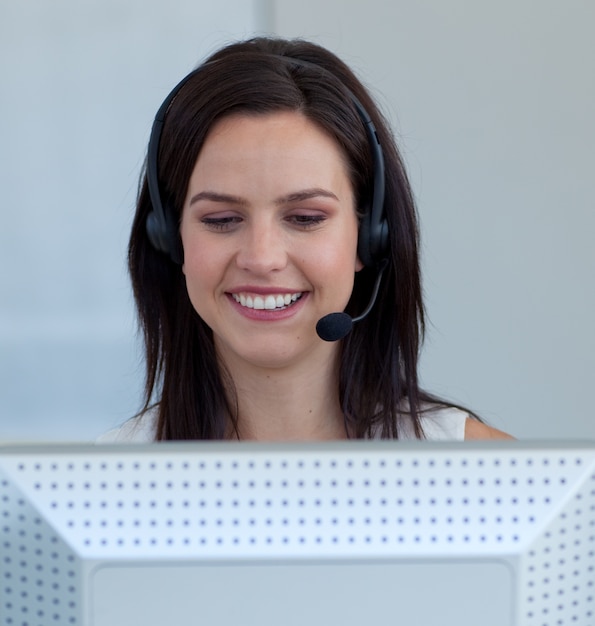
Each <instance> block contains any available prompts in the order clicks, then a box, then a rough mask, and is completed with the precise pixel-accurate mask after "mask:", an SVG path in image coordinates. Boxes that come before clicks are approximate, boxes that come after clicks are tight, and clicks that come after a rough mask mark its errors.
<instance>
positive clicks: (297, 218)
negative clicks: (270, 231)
mask: <svg viewBox="0 0 595 626" xmlns="http://www.w3.org/2000/svg"><path fill="white" fill-rule="evenodd" d="M287 220H288V221H289V222H290V223H292V224H294V225H295V226H297V227H298V228H302V229H304V230H307V229H309V228H314V227H316V226H319V225H320V224H322V222H324V221H325V220H326V216H325V215H290V216H289V217H288V218H287ZM201 221H202V223H203V224H204V225H205V226H206V227H207V228H209V229H211V230H216V231H223V232H225V231H227V230H230V229H231V228H232V227H233V226H235V225H236V224H239V223H240V222H241V221H242V218H241V217H238V216H232V217H203V218H202V220H201Z"/></svg>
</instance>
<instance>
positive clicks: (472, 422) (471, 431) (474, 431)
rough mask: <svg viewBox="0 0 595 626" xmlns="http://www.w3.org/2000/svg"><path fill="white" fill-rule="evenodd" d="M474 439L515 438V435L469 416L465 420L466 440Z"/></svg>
mask: <svg viewBox="0 0 595 626" xmlns="http://www.w3.org/2000/svg"><path fill="white" fill-rule="evenodd" d="M474 439H475V440H478V439H514V437H512V436H511V435H509V434H508V433H505V432H503V431H501V430H498V429H497V428H493V427H492V426H488V425H487V424H484V423H482V422H480V421H478V420H476V419H473V418H472V417H469V418H467V420H466V422H465V440H474Z"/></svg>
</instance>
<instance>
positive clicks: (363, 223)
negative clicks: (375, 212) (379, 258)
mask: <svg viewBox="0 0 595 626" xmlns="http://www.w3.org/2000/svg"><path fill="white" fill-rule="evenodd" d="M357 255H358V257H359V260H360V261H361V262H362V263H363V264H364V266H365V267H373V265H374V257H373V255H372V250H371V249H370V214H369V213H367V212H366V213H365V214H364V216H363V217H362V218H361V220H360V224H359V232H358V236H357Z"/></svg>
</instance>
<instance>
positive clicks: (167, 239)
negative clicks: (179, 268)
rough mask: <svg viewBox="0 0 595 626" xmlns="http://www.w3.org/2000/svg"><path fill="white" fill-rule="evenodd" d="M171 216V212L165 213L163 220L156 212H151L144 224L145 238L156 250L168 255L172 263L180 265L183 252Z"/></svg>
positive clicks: (174, 221)
mask: <svg viewBox="0 0 595 626" xmlns="http://www.w3.org/2000/svg"><path fill="white" fill-rule="evenodd" d="M172 215H173V214H172V212H171V211H166V213H165V218H164V217H163V215H160V214H159V213H157V212H156V211H151V212H150V213H149V215H148V216H147V222H146V228H147V237H148V238H149V241H150V242H151V245H152V246H153V247H154V248H155V249H156V250H158V251H159V252H163V253H165V254H168V255H169V257H170V258H171V260H172V261H173V262H174V263H177V264H178V265H181V264H182V263H183V262H184V252H183V249H182V242H181V240H180V234H179V232H178V225H177V223H176V220H175V218H173V217H172Z"/></svg>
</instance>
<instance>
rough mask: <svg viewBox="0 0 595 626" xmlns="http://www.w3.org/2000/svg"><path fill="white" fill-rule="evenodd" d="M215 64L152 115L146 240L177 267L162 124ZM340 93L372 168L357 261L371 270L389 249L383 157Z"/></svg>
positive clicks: (179, 258)
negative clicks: (162, 174)
mask: <svg viewBox="0 0 595 626" xmlns="http://www.w3.org/2000/svg"><path fill="white" fill-rule="evenodd" d="M274 56H277V55H274ZM277 58H279V59H282V60H283V61H285V62H286V63H287V64H289V65H294V66H296V67H308V68H315V69H317V70H319V71H320V72H321V73H323V74H325V75H329V72H328V71H327V70H326V69H324V68H322V67H320V66H319V65H315V64H313V63H309V62H307V61H302V60H301V59H295V58H293V57H284V56H278V57H277ZM216 62H217V61H211V62H207V63H204V64H203V65H201V66H200V67H198V68H197V69H195V70H193V71H192V72H190V73H189V74H188V75H187V76H185V77H184V78H183V79H182V80H181V81H180V82H179V83H178V84H177V85H176V86H175V87H174V88H173V89H172V90H171V92H170V93H169V95H168V96H167V97H166V98H165V100H164V101H163V103H162V104H161V106H160V107H159V110H158V111H157V114H156V115H155V120H154V122H153V127H152V129H151V137H150V139H149V149H148V154H147V186H148V190H149V197H150V199H151V205H152V210H151V212H150V213H149V215H148V216H147V223H146V227H147V236H148V238H149V241H150V242H151V244H152V245H153V247H154V248H155V249H156V250H159V251H160V252H164V253H166V254H168V255H169V256H170V257H171V259H172V260H173V261H174V262H175V263H178V264H180V263H182V262H183V253H182V250H181V245H180V241H179V233H178V229H179V226H178V223H177V219H176V217H175V214H174V212H173V211H172V210H168V209H167V207H164V205H163V203H162V201H161V192H160V190H159V160H158V155H159V144H160V141H161V133H162V131H163V124H164V122H165V117H166V115H167V112H168V110H169V107H170V106H171V104H172V102H173V100H174V98H175V97H176V96H177V95H178V93H179V91H180V90H181V89H182V87H184V85H185V84H186V83H187V82H188V81H189V80H190V79H191V78H192V77H193V76H195V75H196V74H198V73H199V72H201V71H202V69H203V67H205V66H207V65H210V64H211V63H216ZM335 80H336V78H335ZM343 89H344V90H345V91H346V92H347V94H348V95H349V98H350V100H351V102H352V103H353V106H354V107H355V109H356V111H357V113H358V116H359V117H360V119H361V121H362V123H363V125H364V128H365V131H366V136H367V139H368V144H369V146H370V152H371V154H372V160H373V165H374V180H373V187H372V198H371V201H370V203H369V206H368V207H367V208H366V210H365V211H364V212H363V216H362V218H361V222H360V227H359V234H358V255H359V258H360V260H361V262H362V263H363V264H364V265H365V266H367V267H374V266H376V265H377V264H378V263H380V262H381V261H382V260H383V259H384V258H385V257H386V256H387V254H388V247H389V241H388V225H387V222H386V216H385V214H384V188H385V175H384V156H383V154H382V147H381V145H380V141H379V139H378V134H377V132H376V127H375V126H374V123H373V122H372V119H371V118H370V115H369V114H368V112H367V111H366V109H365V108H364V107H363V105H362V104H361V102H360V101H359V100H358V99H357V98H356V97H355V95H354V94H353V93H351V91H350V90H349V89H347V87H345V86H344V85H343Z"/></svg>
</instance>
